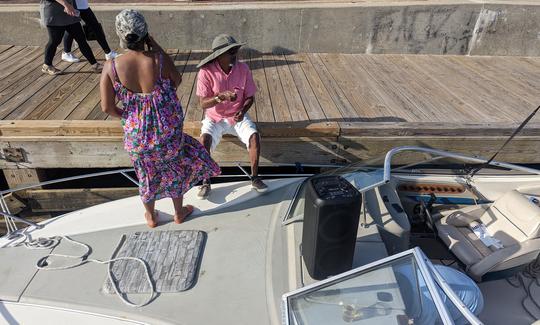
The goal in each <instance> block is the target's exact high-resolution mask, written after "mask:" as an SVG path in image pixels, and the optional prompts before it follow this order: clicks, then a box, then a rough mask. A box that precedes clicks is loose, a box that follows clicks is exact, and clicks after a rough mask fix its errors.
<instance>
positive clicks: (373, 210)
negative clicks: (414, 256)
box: [360, 183, 411, 255]
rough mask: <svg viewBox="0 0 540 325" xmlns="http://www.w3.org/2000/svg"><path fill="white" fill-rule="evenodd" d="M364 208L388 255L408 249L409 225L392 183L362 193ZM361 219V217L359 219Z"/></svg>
mask: <svg viewBox="0 0 540 325" xmlns="http://www.w3.org/2000/svg"><path fill="white" fill-rule="evenodd" d="M364 199H365V207H366V210H367V212H368V213H369V215H370V216H371V219H372V220H373V222H374V223H375V224H376V225H377V228H378V229H379V234H380V236H381V238H382V240H383V242H384V244H385V246H386V250H387V251H388V254H390V255H392V254H395V253H399V252H402V251H404V250H407V249H409V237H410V232H411V224H410V223H409V218H408V217H407V213H405V210H404V209H403V206H402V205H401V200H400V199H399V196H398V193H397V191H396V188H395V186H394V185H393V184H392V183H388V184H384V185H381V186H379V187H377V188H375V189H372V190H369V191H367V192H366V193H364ZM360 218H362V217H360Z"/></svg>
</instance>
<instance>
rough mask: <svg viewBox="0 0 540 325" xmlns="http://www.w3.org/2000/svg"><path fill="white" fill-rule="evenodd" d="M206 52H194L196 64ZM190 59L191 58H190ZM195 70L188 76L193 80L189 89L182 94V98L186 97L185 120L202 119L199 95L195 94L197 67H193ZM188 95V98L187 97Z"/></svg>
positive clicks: (202, 111)
mask: <svg viewBox="0 0 540 325" xmlns="http://www.w3.org/2000/svg"><path fill="white" fill-rule="evenodd" d="M206 55H208V54H207V53H201V52H199V53H196V54H195V55H194V56H193V59H195V63H196V64H198V63H199V61H200V60H201V59H203V58H204V57H205V56H206ZM190 60H191V58H190ZM195 70H196V71H194V72H192V73H190V76H189V77H190V78H191V77H193V81H190V82H191V86H192V87H191V91H190V92H189V94H188V93H186V94H184V98H185V99H186V103H187V104H186V106H185V107H186V110H187V111H186V117H185V120H186V121H202V119H203V114H204V110H203V109H202V108H201V107H200V105H199V97H198V96H197V78H198V72H199V71H198V69H196V68H195ZM188 95H189V99H188Z"/></svg>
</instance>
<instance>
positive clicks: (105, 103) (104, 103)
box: [99, 61, 122, 118]
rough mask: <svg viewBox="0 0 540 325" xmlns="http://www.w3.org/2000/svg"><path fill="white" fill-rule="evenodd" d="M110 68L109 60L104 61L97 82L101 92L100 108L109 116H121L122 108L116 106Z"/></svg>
mask: <svg viewBox="0 0 540 325" xmlns="http://www.w3.org/2000/svg"><path fill="white" fill-rule="evenodd" d="M111 76H112V68H111V63H110V61H107V62H105V66H104V67H103V71H101V80H100V82H99V92H100V94H101V110H102V111H103V112H105V113H107V114H109V115H111V116H115V117H119V118H122V110H121V109H120V108H118V107H117V106H116V102H115V99H116V96H115V94H114V87H113V83H112V81H111V79H112V78H111Z"/></svg>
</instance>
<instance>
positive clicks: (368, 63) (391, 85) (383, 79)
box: [354, 55, 438, 122]
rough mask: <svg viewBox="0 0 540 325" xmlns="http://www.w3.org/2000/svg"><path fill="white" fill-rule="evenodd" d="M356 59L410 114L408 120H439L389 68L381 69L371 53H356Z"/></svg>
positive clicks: (402, 109)
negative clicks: (391, 73)
mask: <svg viewBox="0 0 540 325" xmlns="http://www.w3.org/2000/svg"><path fill="white" fill-rule="evenodd" d="M354 59H355V60H356V61H357V64H359V65H360V66H361V67H362V68H363V69H365V70H366V71H367V73H368V74H369V75H370V76H371V78H373V79H374V80H376V81H377V82H378V83H379V84H380V86H381V87H382V88H383V89H384V91H385V93H386V96H387V97H389V98H392V99H393V100H394V101H395V102H396V103H397V104H398V107H399V109H400V110H401V111H402V112H403V113H405V114H406V115H407V116H408V118H407V120H408V121H434V122H435V121H438V119H437V118H435V117H433V115H431V114H430V113H429V112H427V111H426V110H425V109H423V107H422V106H421V105H419V103H418V101H417V100H416V98H415V96H414V95H413V94H410V93H409V92H408V91H407V87H406V86H405V85H403V84H402V82H398V81H396V80H395V79H394V77H393V76H391V75H390V74H389V72H388V71H387V70H383V71H380V68H381V67H380V66H379V65H378V64H377V63H376V61H375V60H374V59H373V58H372V56H371V55H355V56H354Z"/></svg>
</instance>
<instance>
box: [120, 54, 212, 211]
mask: <svg viewBox="0 0 540 325" xmlns="http://www.w3.org/2000/svg"><path fill="white" fill-rule="evenodd" d="M162 61H163V59H162V56H161V54H160V55H159V77H158V78H157V81H156V84H155V86H154V89H153V91H152V92H151V93H135V92H132V91H131V90H129V89H127V88H126V87H125V86H124V85H123V84H122V83H121V82H120V80H119V79H118V75H117V73H116V67H115V62H114V60H113V61H112V71H113V75H114V91H115V93H116V96H117V97H118V98H119V99H120V100H121V101H122V103H123V106H124V109H123V113H122V127H123V128H124V148H125V149H126V151H127V152H128V154H129V156H130V158H131V161H132V163H133V166H134V167H135V172H136V173H137V177H138V178H139V193H140V195H141V198H142V201H143V202H145V203H147V202H150V201H152V200H157V199H161V198H165V197H171V198H178V197H181V196H182V195H184V193H186V192H187V191H188V190H189V189H190V188H192V187H193V186H195V185H196V184H197V183H198V182H200V181H201V180H203V179H209V178H210V177H213V176H217V175H219V173H220V169H219V166H218V165H217V164H216V163H215V162H214V160H212V158H211V157H210V155H209V154H208V152H207V151H206V149H205V148H204V147H203V146H202V144H201V143H200V142H199V141H197V140H195V139H194V138H192V137H190V136H189V135H187V134H185V133H184V132H183V130H182V127H183V121H184V114H183V111H182V106H181V105H180V102H179V100H178V97H177V96H176V89H174V87H173V86H172V84H171V81H170V80H169V79H164V78H162V76H161V69H162Z"/></svg>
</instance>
